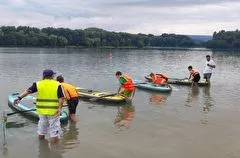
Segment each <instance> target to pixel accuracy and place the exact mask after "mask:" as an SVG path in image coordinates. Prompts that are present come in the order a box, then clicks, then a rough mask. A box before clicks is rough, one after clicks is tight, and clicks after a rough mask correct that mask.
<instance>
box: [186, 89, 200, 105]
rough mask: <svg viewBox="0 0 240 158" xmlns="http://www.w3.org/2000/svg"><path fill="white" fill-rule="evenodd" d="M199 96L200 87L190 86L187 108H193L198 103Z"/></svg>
mask: <svg viewBox="0 0 240 158" xmlns="http://www.w3.org/2000/svg"><path fill="white" fill-rule="evenodd" d="M198 95H199V87H198V86H190V87H189V89H188V96H187V99H186V104H185V105H186V106H189V107H191V106H192V105H194V104H196V103H197V100H198Z"/></svg>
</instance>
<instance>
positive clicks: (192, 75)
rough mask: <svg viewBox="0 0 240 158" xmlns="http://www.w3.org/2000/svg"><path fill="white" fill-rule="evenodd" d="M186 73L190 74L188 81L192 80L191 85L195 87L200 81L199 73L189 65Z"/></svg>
mask: <svg viewBox="0 0 240 158" xmlns="http://www.w3.org/2000/svg"><path fill="white" fill-rule="evenodd" d="M188 71H189V72H190V75H189V77H188V79H189V80H190V79H191V78H192V85H195V86H197V83H198V81H199V80H200V79H201V77H200V74H199V71H198V70H197V69H193V67H192V66H191V65H190V66H188Z"/></svg>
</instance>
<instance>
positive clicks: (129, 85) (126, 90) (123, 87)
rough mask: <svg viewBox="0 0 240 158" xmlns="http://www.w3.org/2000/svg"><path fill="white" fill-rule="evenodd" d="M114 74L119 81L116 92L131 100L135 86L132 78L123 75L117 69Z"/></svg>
mask: <svg viewBox="0 0 240 158" xmlns="http://www.w3.org/2000/svg"><path fill="white" fill-rule="evenodd" d="M115 76H116V78H117V79H118V81H119V83H120V86H119V88H118V91H117V93H120V94H121V95H123V96H124V97H125V98H126V99H127V100H129V101H130V100H132V98H133V96H134V94H135V86H134V84H133V80H132V78H131V77H130V76H128V75H123V74H122V72H120V71H117V72H116V74H115Z"/></svg>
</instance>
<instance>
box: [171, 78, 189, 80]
mask: <svg viewBox="0 0 240 158" xmlns="http://www.w3.org/2000/svg"><path fill="white" fill-rule="evenodd" d="M168 79H169V80H185V79H186V78H168Z"/></svg>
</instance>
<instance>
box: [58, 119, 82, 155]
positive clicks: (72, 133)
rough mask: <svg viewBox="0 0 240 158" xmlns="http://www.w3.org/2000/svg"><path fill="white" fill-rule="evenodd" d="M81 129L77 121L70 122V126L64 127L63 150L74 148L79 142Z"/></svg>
mask: <svg viewBox="0 0 240 158" xmlns="http://www.w3.org/2000/svg"><path fill="white" fill-rule="evenodd" d="M78 135H79V129H78V127H77V124H76V123H72V122H70V123H69V126H68V128H67V127H66V128H63V136H62V139H61V141H62V148H63V152H64V151H65V150H69V149H73V148H75V147H76V145H77V144H79V142H78V141H79V140H78Z"/></svg>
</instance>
